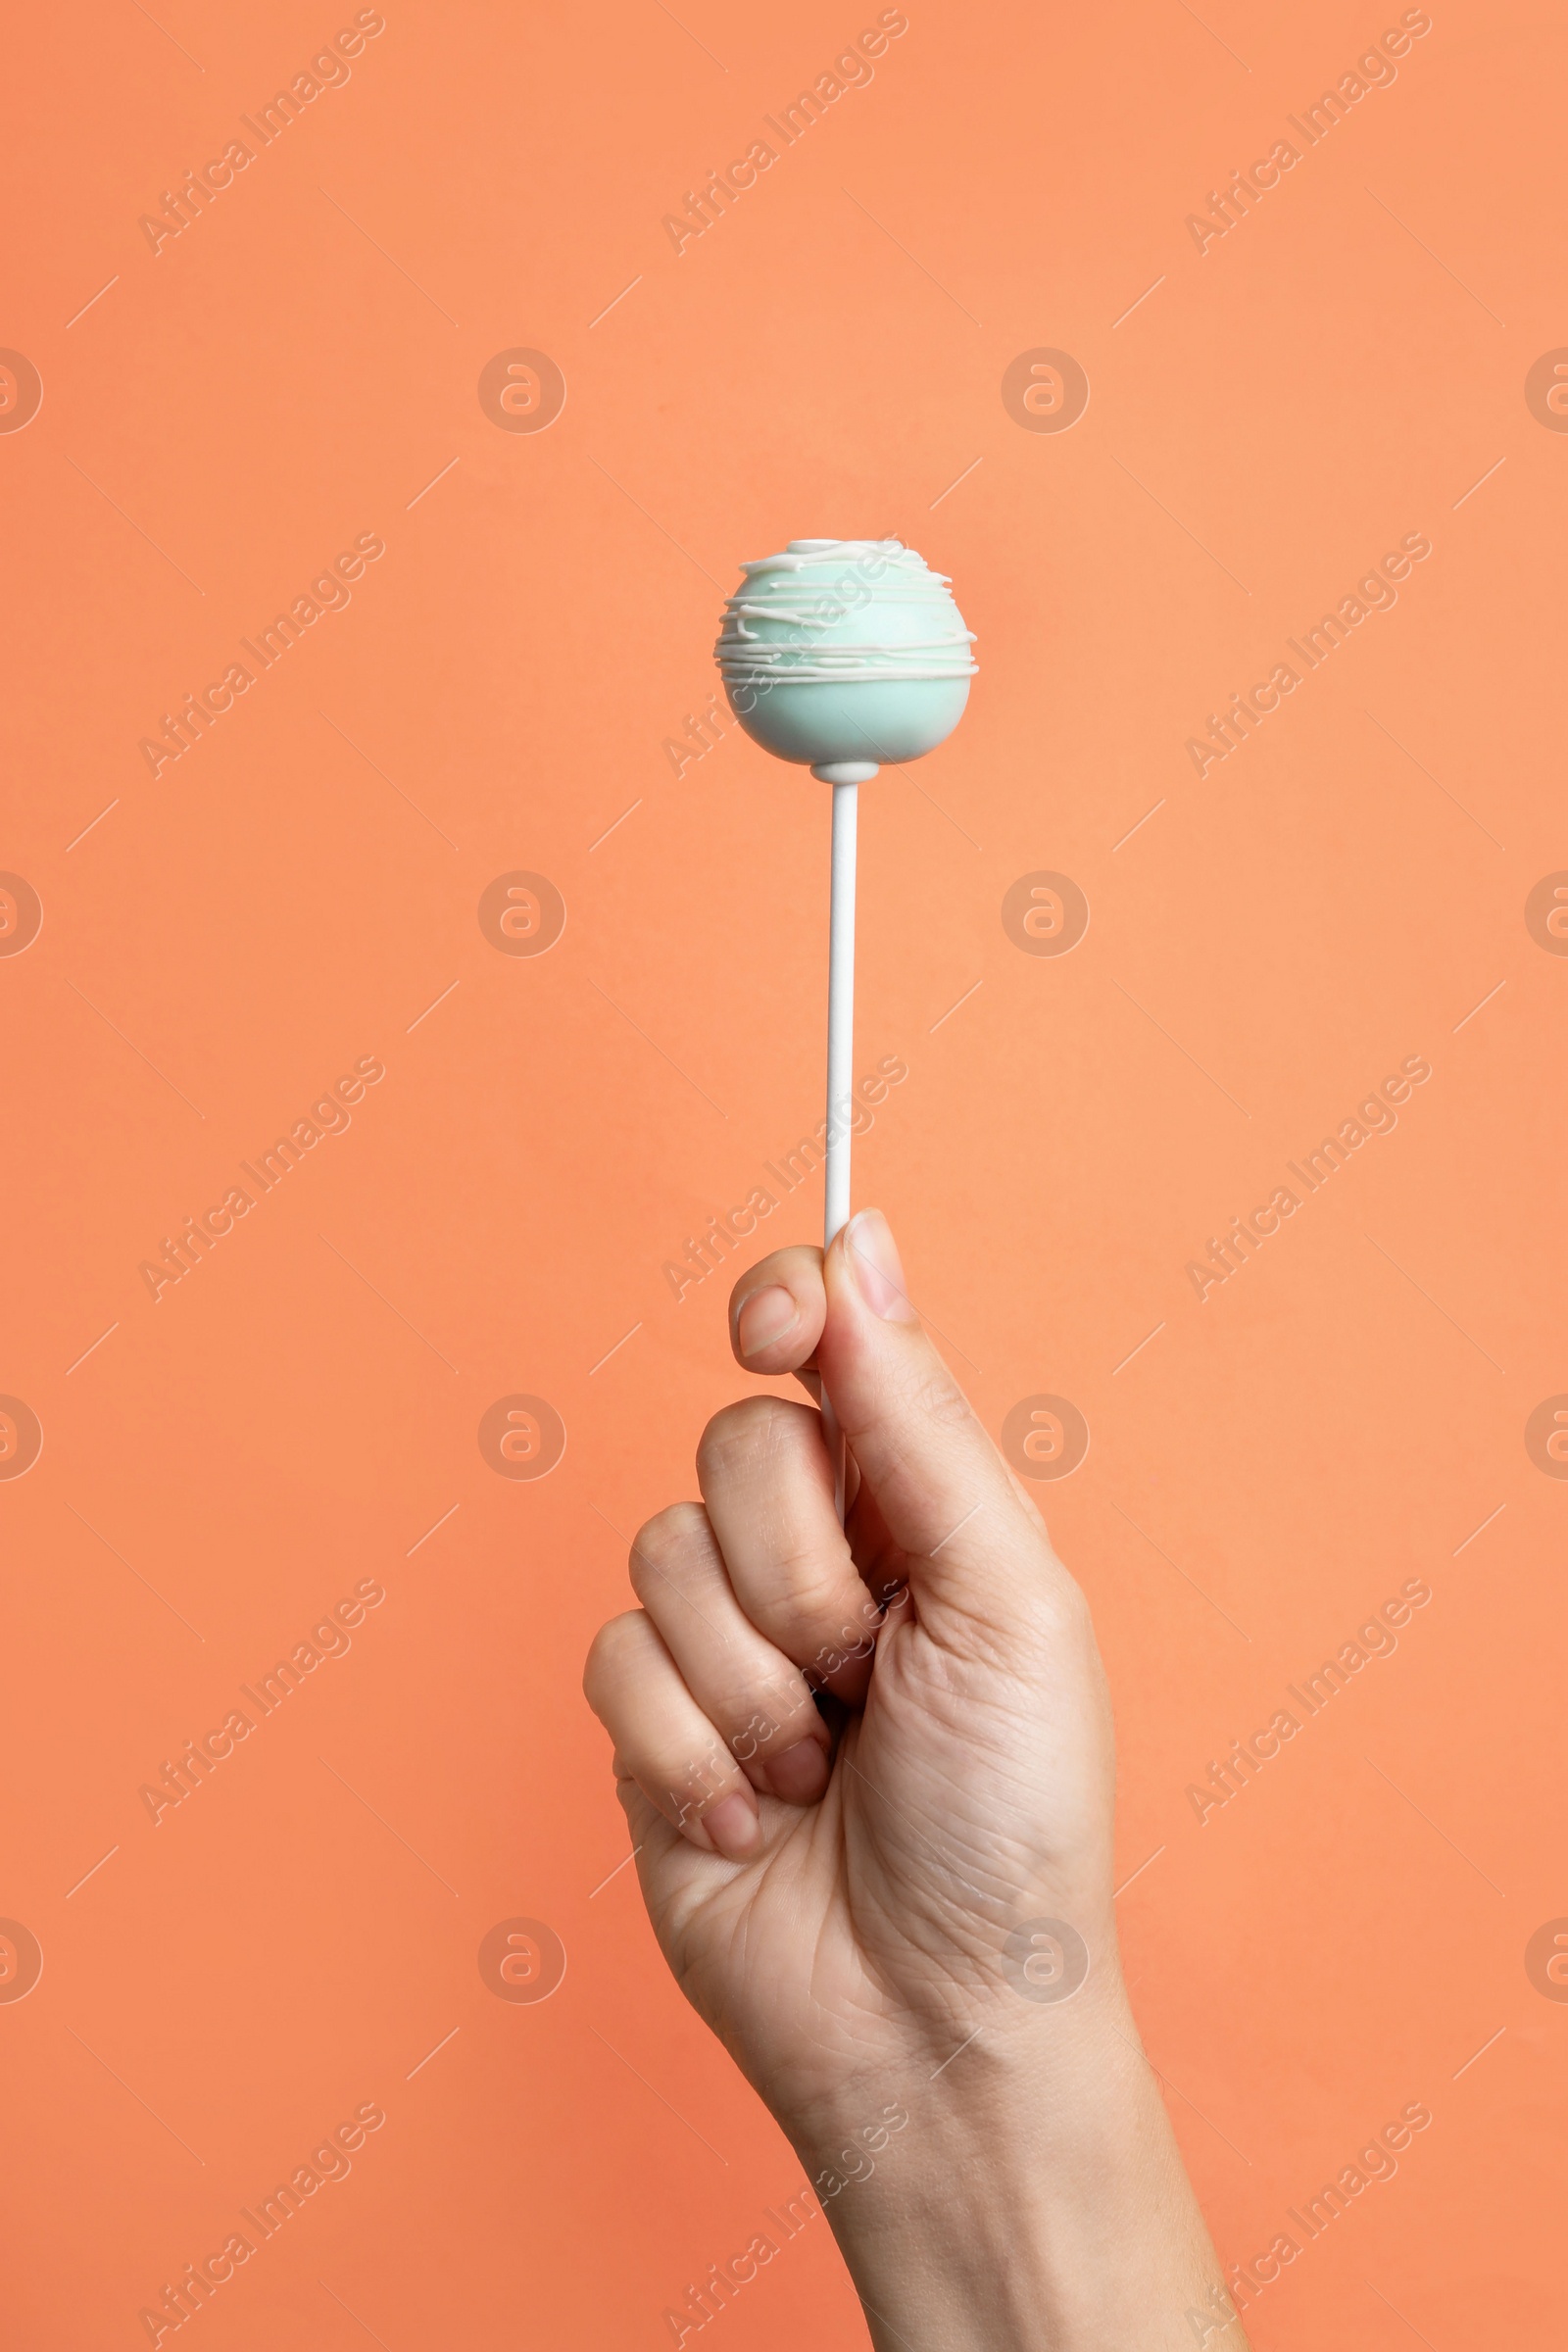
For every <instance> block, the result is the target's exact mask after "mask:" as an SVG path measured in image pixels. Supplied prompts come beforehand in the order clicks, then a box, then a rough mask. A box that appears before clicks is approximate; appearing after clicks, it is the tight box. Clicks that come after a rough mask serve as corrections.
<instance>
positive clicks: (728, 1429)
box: [697, 1397, 807, 1481]
mask: <svg viewBox="0 0 1568 2352" xmlns="http://www.w3.org/2000/svg"><path fill="white" fill-rule="evenodd" d="M806 1409H807V1408H806V1407H805V1406H804V1405H797V1404H791V1403H790V1402H789V1400H788V1399H787V1398H786V1397H739V1398H737V1400H736V1401H735V1403H733V1404H726V1405H724V1406H723V1407H722V1408H721V1410H720V1411H718V1412H716V1413H715V1414H714V1415H713V1418H712V1419H711V1421H710V1422H709V1424H708V1427H707V1428H706V1429H705V1430H704V1432H703V1434H702V1437H701V1439H700V1440H699V1442H698V1446H697V1469H698V1475H699V1477H700V1478H702V1479H704V1480H705V1481H706V1480H708V1479H710V1478H723V1477H725V1476H726V1475H728V1474H731V1473H733V1472H734V1471H736V1470H737V1469H740V1468H742V1467H743V1466H749V1465H751V1464H752V1463H755V1462H757V1461H759V1460H765V1459H766V1458H767V1456H768V1455H769V1454H772V1453H775V1452H776V1451H777V1450H778V1449H779V1447H781V1446H785V1445H787V1444H789V1442H790V1440H791V1438H792V1437H793V1436H794V1435H795V1431H796V1425H797V1424H798V1423H799V1422H800V1421H801V1419H802V1418H803V1416H804V1415H805V1413H806Z"/></svg>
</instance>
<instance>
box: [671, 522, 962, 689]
mask: <svg viewBox="0 0 1568 2352" xmlns="http://www.w3.org/2000/svg"><path fill="white" fill-rule="evenodd" d="M741 569H742V571H743V572H744V573H745V575H746V578H745V582H744V584H743V585H742V587H740V588H739V589H738V590H737V591H736V593H735V595H733V596H732V597H731V598H730V599H729V601H728V603H727V604H726V605H725V607H724V619H723V624H722V627H721V629H720V632H719V638H718V643H717V644H716V646H715V647H714V649H713V658H714V660H715V661H716V662H717V663H718V667H719V673H720V675H721V676H722V678H723V680H724V684H725V686H726V687H727V688H729V690H730V691H731V693H733V692H734V691H735V690H736V689H737V688H739V687H752V688H760V689H762V690H763V691H765V690H766V689H767V688H769V687H773V686H783V685H791V686H795V685H800V686H809V685H833V686H844V685H856V686H860V685H882V684H902V683H904V682H905V681H907V680H913V679H925V678H969V677H973V676H974V674H975V672H976V669H977V666H978V664H977V663H976V662H975V660H974V657H973V656H972V654H971V653H970V651H969V648H970V646H971V645H973V643H974V641H975V638H974V631H973V630H972V629H966V628H965V627H964V626H963V622H962V620H961V618H960V617H959V614H958V609H957V607H956V605H955V603H954V601H953V598H952V596H951V595H950V594H949V589H950V586H951V582H950V581H949V579H948V577H947V575H946V574H945V573H943V572H940V571H932V570H931V569H930V568H929V566H928V565H927V564H926V563H925V561H924V559H923V558H922V557H920V556H918V555H916V554H915V552H914V550H913V549H912V548H908V547H906V546H905V545H904V542H903V541H902V540H900V539H792V540H791V542H790V544H789V546H788V547H787V548H786V549H785V551H784V553H783V554H782V555H779V556H763V557H762V558H761V560H760V562H759V563H755V564H742V565H741ZM894 605H897V606H902V607H905V608H910V607H913V608H914V609H915V610H916V612H917V613H918V615H919V617H920V619H921V620H922V621H929V624H930V629H929V633H927V632H926V631H924V630H922V632H921V634H920V635H919V636H917V637H912V638H905V639H901V640H899V641H897V642H894V641H890V640H887V639H884V638H878V637H869V636H867V637H863V638H860V639H858V640H855V641H851V642H848V643H843V642H841V643H837V644H831V643H828V642H827V641H826V639H827V633H828V632H829V631H830V630H832V629H834V628H836V627H837V626H838V625H839V624H840V623H841V622H842V621H844V620H845V619H846V618H848V616H849V615H850V614H851V613H858V612H865V613H866V614H867V618H868V620H869V622H870V623H871V625H872V626H874V625H875V615H876V613H877V612H878V611H879V610H885V609H886V608H887V607H889V606H894ZM760 621H765V622H768V623H771V624H772V626H773V627H774V628H777V627H778V626H779V624H783V627H784V628H786V629H788V630H789V631H790V632H791V634H789V635H782V634H780V635H773V634H763V633H762V632H761V631H760V629H759V628H757V627H756V626H753V625H749V624H753V623H756V622H760Z"/></svg>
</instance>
